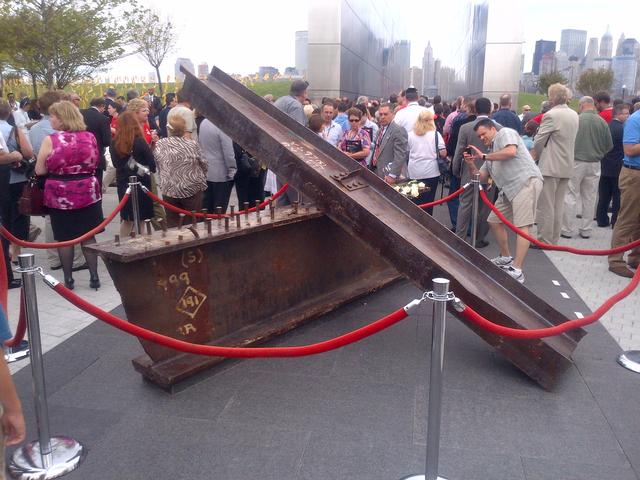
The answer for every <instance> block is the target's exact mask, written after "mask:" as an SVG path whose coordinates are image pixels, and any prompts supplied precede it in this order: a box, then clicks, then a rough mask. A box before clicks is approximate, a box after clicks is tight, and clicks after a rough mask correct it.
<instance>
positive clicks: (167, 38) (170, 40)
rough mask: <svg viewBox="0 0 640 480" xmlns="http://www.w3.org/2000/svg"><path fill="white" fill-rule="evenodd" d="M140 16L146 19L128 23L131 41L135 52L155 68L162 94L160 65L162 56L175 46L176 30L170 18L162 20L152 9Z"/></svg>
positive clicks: (161, 93)
mask: <svg viewBox="0 0 640 480" xmlns="http://www.w3.org/2000/svg"><path fill="white" fill-rule="evenodd" d="M141 17H142V18H144V19H146V21H145V22H130V23H129V31H130V32H131V43H132V44H133V47H134V49H135V50H136V51H137V53H138V54H139V55H140V56H142V57H143V58H144V59H145V60H146V61H147V62H149V64H150V65H151V66H152V67H153V68H154V69H155V71H156V76H157V77H158V86H159V87H160V95H161V96H162V95H163V94H164V91H163V87H162V78H161V77H160V65H162V62H163V61H164V57H166V56H167V54H168V53H169V52H171V51H172V50H173V49H174V47H175V43H176V32H175V30H174V25H173V23H171V19H169V18H167V19H166V20H162V19H161V18H160V16H159V15H158V14H157V13H156V12H154V11H152V10H146V11H145V12H144V13H143V14H142V15H141Z"/></svg>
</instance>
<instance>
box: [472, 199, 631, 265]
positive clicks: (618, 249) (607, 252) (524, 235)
mask: <svg viewBox="0 0 640 480" xmlns="http://www.w3.org/2000/svg"><path fill="white" fill-rule="evenodd" d="M480 198H482V201H483V202H484V203H486V204H487V206H488V207H489V208H490V209H491V210H492V211H493V213H495V214H496V216H497V217H498V218H499V219H500V221H501V222H502V223H504V224H505V225H506V226H507V228H509V229H510V230H511V231H513V232H514V233H516V234H517V235H520V236H521V237H522V238H525V239H527V240H529V241H530V242H531V243H533V244H534V245H537V246H538V247H540V248H542V249H544V250H554V251H557V252H568V253H574V254H576V255H613V254H615V253H622V252H626V251H627V250H631V249H633V248H637V247H639V246H640V239H638V240H636V241H634V242H631V243H629V244H627V245H622V246H621V247H616V248H609V249H606V250H586V249H582V248H575V247H569V246H565V245H550V244H548V243H543V242H541V241H540V240H538V239H537V238H535V237H532V236H531V235H529V234H527V233H525V232H523V231H522V230H520V229H519V228H518V227H516V226H515V225H514V224H513V223H511V222H510V221H509V220H507V217H505V216H504V214H503V213H502V212H501V211H500V210H498V209H497V208H496V206H495V205H494V204H493V203H491V201H490V200H489V199H488V198H487V194H486V193H485V192H484V190H482V189H481V190H480Z"/></svg>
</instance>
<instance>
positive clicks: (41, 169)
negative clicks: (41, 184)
mask: <svg viewBox="0 0 640 480" xmlns="http://www.w3.org/2000/svg"><path fill="white" fill-rule="evenodd" d="M52 150H53V144H52V143H51V138H49V137H46V138H45V139H44V140H43V141H42V146H41V147H40V151H39V152H38V159H37V160H36V175H46V174H47V173H48V172H49V170H47V157H48V156H49V155H50V154H51V151H52Z"/></svg>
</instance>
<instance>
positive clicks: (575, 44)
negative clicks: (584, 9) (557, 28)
mask: <svg viewBox="0 0 640 480" xmlns="http://www.w3.org/2000/svg"><path fill="white" fill-rule="evenodd" d="M586 48H587V31H586V30H574V29H565V30H562V32H561V33H560V51H561V52H564V53H566V54H567V57H571V56H576V57H578V58H582V57H584V51H585V49H586Z"/></svg>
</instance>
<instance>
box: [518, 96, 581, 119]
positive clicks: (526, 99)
mask: <svg viewBox="0 0 640 480" xmlns="http://www.w3.org/2000/svg"><path fill="white" fill-rule="evenodd" d="M546 99H547V96H546V95H541V94H539V93H522V92H520V93H519V94H518V109H517V113H518V114H520V113H522V106H523V105H529V106H530V107H531V110H532V111H534V112H539V111H540V104H542V102H544V101H545V100H546ZM569 106H570V107H571V108H573V109H574V110H578V99H577V98H574V99H573V100H571V101H570V102H569Z"/></svg>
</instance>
